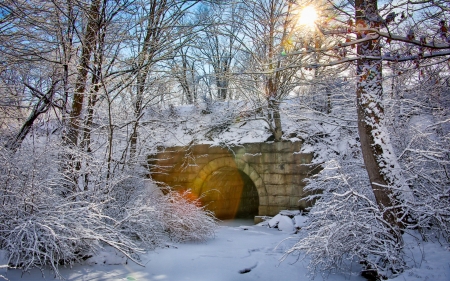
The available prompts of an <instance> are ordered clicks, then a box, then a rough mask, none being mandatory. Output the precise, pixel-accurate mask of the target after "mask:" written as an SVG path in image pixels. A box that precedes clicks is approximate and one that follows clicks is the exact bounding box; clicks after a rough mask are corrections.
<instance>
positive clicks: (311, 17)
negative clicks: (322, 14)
mask: <svg viewBox="0 0 450 281" xmlns="http://www.w3.org/2000/svg"><path fill="white" fill-rule="evenodd" d="M316 20H317V12H316V9H314V7H312V6H308V7H306V8H304V9H303V10H302V11H301V13H300V18H299V21H298V23H299V24H301V25H307V26H310V27H313V26H314V24H315V21H316Z"/></svg>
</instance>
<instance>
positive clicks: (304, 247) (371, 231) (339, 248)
mask: <svg viewBox="0 0 450 281" xmlns="http://www.w3.org/2000/svg"><path fill="white" fill-rule="evenodd" d="M366 177H367V176H365V175H364V170H363V169H362V167H361V163H352V164H348V163H347V164H344V165H343V164H342V163H340V162H339V161H336V160H335V161H330V162H328V163H327V164H326V165H325V166H324V169H323V171H322V172H321V173H320V174H319V175H317V176H316V177H315V178H314V179H313V180H312V181H311V184H310V185H309V186H308V187H307V190H315V191H317V190H321V191H322V193H321V194H319V195H314V196H311V199H312V198H314V199H317V201H316V203H315V205H314V207H313V208H311V211H310V213H309V219H308V223H307V226H306V227H304V228H302V230H301V231H302V234H303V236H302V237H303V238H301V239H300V240H299V241H298V243H296V244H295V245H294V246H293V247H292V248H291V249H290V250H288V252H287V254H305V255H307V256H309V257H310V264H309V268H310V271H311V273H312V274H313V275H314V274H317V273H318V272H333V271H342V272H349V271H350V270H351V266H352V263H353V264H354V263H355V262H356V263H358V262H361V263H363V270H364V272H365V273H366V274H371V273H373V274H375V275H377V274H380V275H382V276H392V274H395V273H399V272H401V271H402V269H403V266H404V262H403V257H402V253H401V247H402V241H401V240H400V241H399V240H398V238H397V237H398V236H396V235H393V233H394V232H395V229H393V228H391V226H390V225H389V223H387V222H386V221H384V219H383V215H382V213H381V212H380V210H379V207H378V205H377V204H376V203H375V201H374V198H373V194H371V189H370V186H368V184H367V182H368V181H367V179H366Z"/></svg>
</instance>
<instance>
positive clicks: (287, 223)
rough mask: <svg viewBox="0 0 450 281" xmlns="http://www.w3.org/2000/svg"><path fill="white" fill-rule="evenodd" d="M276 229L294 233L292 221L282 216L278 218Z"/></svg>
mask: <svg viewBox="0 0 450 281" xmlns="http://www.w3.org/2000/svg"><path fill="white" fill-rule="evenodd" d="M278 229H279V230H281V231H287V232H292V231H294V223H293V222H292V219H291V218H289V217H286V216H282V217H281V218H280V222H279V223H278Z"/></svg>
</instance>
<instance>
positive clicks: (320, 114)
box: [0, 0, 450, 279]
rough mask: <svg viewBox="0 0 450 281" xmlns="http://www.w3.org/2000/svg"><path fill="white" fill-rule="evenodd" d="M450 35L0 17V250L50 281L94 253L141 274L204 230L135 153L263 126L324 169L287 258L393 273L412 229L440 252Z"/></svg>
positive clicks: (244, 15) (202, 214) (288, 4)
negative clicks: (136, 266) (166, 250)
mask: <svg viewBox="0 0 450 281" xmlns="http://www.w3.org/2000/svg"><path fill="white" fill-rule="evenodd" d="M449 20H450V1H448V0H417V1H416V0H380V1H376V0H317V1H312V0H222V1H221V0H203V1H202V0H145V1H143V0H46V1H39V0H3V1H1V2H0V95H1V98H0V131H1V134H0V158H1V160H0V214H1V216H0V251H4V252H5V253H6V254H7V256H8V264H9V266H11V267H18V268H21V269H23V270H24V271H27V270H29V269H32V268H42V267H48V266H50V267H51V268H53V270H54V271H55V273H56V275H58V269H59V267H60V266H61V265H73V264H76V263H78V262H79V261H81V260H83V259H84V258H86V257H87V256H88V255H89V254H90V253H91V252H92V251H95V250H96V249H99V248H101V247H102V245H109V246H111V247H113V248H115V249H117V250H118V251H120V252H122V253H123V254H125V255H126V256H127V257H128V258H129V259H130V260H132V261H134V262H136V263H139V253H141V252H142V251H143V249H144V248H145V249H148V248H157V247H162V246H164V245H165V243H169V242H183V241H188V240H196V241H202V240H205V239H208V238H210V237H212V236H214V229H215V227H216V226H217V220H216V219H215V218H214V215H213V214H212V213H211V212H210V211H208V210H206V209H204V208H203V207H202V206H200V205H199V204H198V202H196V201H195V200H194V201H193V200H191V199H190V196H189V193H188V192H187V193H178V192H176V191H173V190H170V189H168V190H167V191H166V192H165V193H166V194H165V195H161V194H160V193H158V192H155V189H154V188H152V186H154V184H153V183H151V180H149V179H148V171H149V167H148V165H149V162H148V156H149V155H151V154H152V153H154V152H155V151H156V150H157V149H158V147H161V146H165V145H173V146H175V145H178V146H181V145H186V146H189V145H192V144H197V143H211V144H214V145H221V146H224V147H226V146H227V145H230V144H232V143H239V140H237V138H238V135H231V136H229V137H228V138H227V137H225V136H226V134H227V132H229V130H230V127H233V126H234V127H237V128H240V130H241V131H242V134H245V133H249V132H248V131H247V132H245V130H246V128H247V127H246V126H248V124H259V125H258V127H259V128H258V129H261V130H262V133H260V135H258V137H263V138H264V140H267V141H273V142H280V141H288V140H291V139H293V138H295V139H297V140H301V141H302V142H303V143H304V146H303V152H313V153H314V159H313V164H314V165H320V167H321V170H320V172H319V173H317V174H316V175H314V176H313V177H311V178H310V179H309V180H308V183H307V187H306V188H307V190H309V191H311V194H314V195H311V196H310V197H309V198H308V199H309V200H312V201H313V202H315V204H314V206H313V207H311V208H310V210H309V217H310V220H309V224H308V225H307V226H305V227H304V228H303V229H302V231H304V234H305V235H304V236H302V238H301V239H299V241H298V242H297V243H296V244H295V245H294V246H293V247H292V248H290V249H288V250H287V252H286V254H287V255H296V254H304V255H307V256H308V257H310V264H309V269H310V270H311V271H312V272H322V271H336V270H338V271H339V270H347V269H346V266H347V265H348V264H347V262H346V261H348V260H358V261H360V262H361V263H362V264H363V273H364V274H365V275H366V276H369V277H370V278H379V279H387V278H393V277H396V276H398V275H399V274H401V273H402V272H404V270H405V269H406V268H407V266H406V262H405V254H404V251H403V249H404V246H405V242H404V239H403V237H404V234H405V233H415V235H416V236H417V239H421V240H423V241H437V242H439V243H442V247H448V243H449V242H450V95H449V93H450V80H449V78H450V75H449V74H450V32H449V30H448V28H449V26H448V24H449ZM186 108H189V110H191V111H189V112H190V113H188V114H186V110H184V111H183V109H186ZM252 122H253V123H252ZM180 132H181V135H180ZM251 133H252V134H256V133H254V132H251ZM255 138H256V137H255ZM446 245H447V246H446ZM0 277H1V276H0ZM0 279H1V278H0Z"/></svg>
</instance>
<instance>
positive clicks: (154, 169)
mask: <svg viewBox="0 0 450 281" xmlns="http://www.w3.org/2000/svg"><path fill="white" fill-rule="evenodd" d="M301 145H302V143H301V142H272V143H249V144H243V145H240V146H234V147H227V148H223V147H217V146H215V147H211V146H209V145H207V144H199V145H193V146H190V147H169V148H161V149H160V151H159V152H158V153H157V154H156V155H153V156H150V157H149V164H151V165H150V166H151V171H150V176H151V177H152V178H153V179H154V180H155V181H157V182H159V183H160V184H161V185H168V186H171V187H172V188H174V189H183V190H184V189H191V190H192V191H193V193H194V194H197V195H200V194H199V193H201V192H202V187H203V185H204V183H205V180H206V179H207V178H208V176H210V175H211V174H212V173H214V172H215V171H218V170H219V169H221V168H223V167H230V168H236V169H239V170H240V171H242V172H244V173H245V174H247V175H248V176H249V177H250V179H251V180H252V181H253V182H254V184H255V186H256V188H257V190H258V195H259V215H269V216H272V215H275V214H277V213H278V212H279V211H280V210H293V209H304V208H306V207H307V206H308V205H307V203H306V202H305V201H304V200H302V199H303V198H304V197H305V195H306V194H305V192H304V191H303V187H304V186H305V182H304V179H306V178H307V177H308V176H310V175H312V174H313V173H314V172H315V170H314V167H312V166H311V165H308V164H309V163H311V160H312V154H304V153H299V151H300V149H301Z"/></svg>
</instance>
